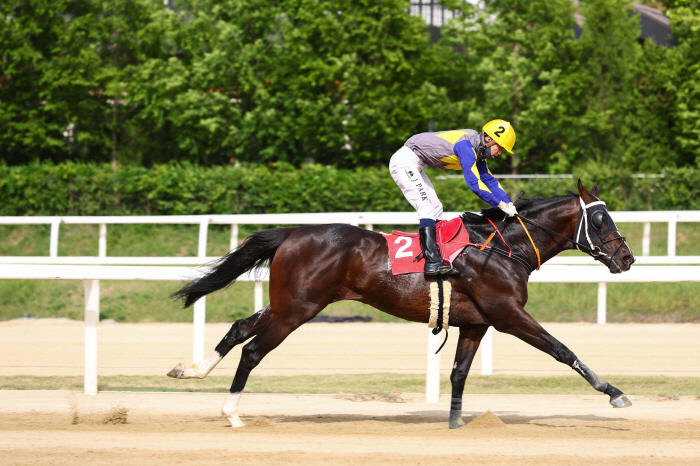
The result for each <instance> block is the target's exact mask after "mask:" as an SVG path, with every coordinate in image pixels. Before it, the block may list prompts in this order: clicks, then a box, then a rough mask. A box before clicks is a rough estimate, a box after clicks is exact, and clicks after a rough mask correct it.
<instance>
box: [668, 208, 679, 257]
mask: <svg viewBox="0 0 700 466" xmlns="http://www.w3.org/2000/svg"><path fill="white" fill-rule="evenodd" d="M677 219H678V217H677V216H676V215H675V214H673V215H671V217H670V218H669V219H668V253H667V255H668V256H675V255H676V221H677Z"/></svg>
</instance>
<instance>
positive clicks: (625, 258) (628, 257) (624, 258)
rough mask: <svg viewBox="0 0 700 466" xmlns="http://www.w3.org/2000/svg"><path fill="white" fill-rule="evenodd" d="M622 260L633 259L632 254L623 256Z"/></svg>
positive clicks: (628, 260)
mask: <svg viewBox="0 0 700 466" xmlns="http://www.w3.org/2000/svg"><path fill="white" fill-rule="evenodd" d="M622 260H623V261H625V262H630V261H631V260H632V256H625V257H623V258H622Z"/></svg>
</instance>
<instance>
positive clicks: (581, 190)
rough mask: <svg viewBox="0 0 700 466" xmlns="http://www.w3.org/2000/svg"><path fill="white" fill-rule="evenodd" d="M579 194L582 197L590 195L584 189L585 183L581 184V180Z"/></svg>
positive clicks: (579, 181) (579, 180)
mask: <svg viewBox="0 0 700 466" xmlns="http://www.w3.org/2000/svg"><path fill="white" fill-rule="evenodd" d="M578 194H579V196H581V197H584V196H586V195H587V194H588V191H587V190H586V188H584V187H583V183H581V178H579V179H578Z"/></svg>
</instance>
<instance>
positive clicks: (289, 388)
mask: <svg viewBox="0 0 700 466" xmlns="http://www.w3.org/2000/svg"><path fill="white" fill-rule="evenodd" d="M609 380H612V381H613V382H614V384H615V386H617V387H618V388H620V389H621V390H623V391H624V392H625V393H626V394H628V395H654V396H667V397H675V396H696V397H700V383H698V381H699V379H698V378H697V377H667V376H634V375H617V376H612V377H609ZM230 385H231V378H230V377H226V376H209V377H207V378H206V379H204V380H175V379H169V378H167V377H165V376H103V377H100V378H99V390H112V391H146V392H221V393H225V392H226V391H227V390H228V389H229V387H230ZM82 387H83V378H82V377H81V376H66V377H58V376H57V377H36V376H21V375H18V376H8V377H3V378H0V389H1V390H82ZM440 390H441V392H442V393H449V391H450V381H449V378H448V377H447V376H446V375H445V376H442V378H441V381H440ZM246 391H247V392H254V393H310V394H313V393H374V392H377V393H388V392H390V391H400V392H404V393H420V392H423V391H425V376H424V375H421V374H386V373H376V374H333V375H295V376H255V377H253V378H251V379H250V380H249V382H248V385H247V387H246ZM464 393H465V394H475V395H476V394H542V395H591V394H594V393H596V392H595V391H593V389H592V388H591V387H590V386H589V385H588V384H587V383H586V382H585V381H584V380H582V379H581V378H580V377H578V376H576V375H566V376H537V377H532V376H517V375H493V376H478V375H476V376H472V377H469V379H468V380H467V384H466V386H465V388H464Z"/></svg>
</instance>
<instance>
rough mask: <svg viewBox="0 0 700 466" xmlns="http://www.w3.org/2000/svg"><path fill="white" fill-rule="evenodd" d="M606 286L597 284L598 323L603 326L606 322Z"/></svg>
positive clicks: (605, 284)
mask: <svg viewBox="0 0 700 466" xmlns="http://www.w3.org/2000/svg"><path fill="white" fill-rule="evenodd" d="M607 303H608V284H607V283H604V282H603V283H598V323H599V324H604V323H605V322H606V321H607V313H608V310H607Z"/></svg>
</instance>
